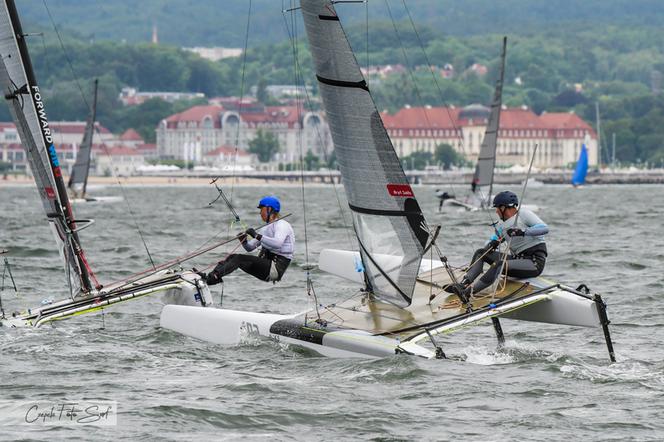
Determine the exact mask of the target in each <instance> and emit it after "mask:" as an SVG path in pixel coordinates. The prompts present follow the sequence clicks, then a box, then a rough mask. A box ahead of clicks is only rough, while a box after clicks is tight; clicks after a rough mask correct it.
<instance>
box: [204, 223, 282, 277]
mask: <svg viewBox="0 0 664 442" xmlns="http://www.w3.org/2000/svg"><path fill="white" fill-rule="evenodd" d="M256 233H258V235H257V238H260V239H250V240H246V239H245V240H244V241H243V242H242V247H244V249H245V250H246V251H247V252H251V251H252V250H255V249H256V248H257V247H258V246H261V250H260V252H259V254H258V256H254V255H247V254H235V253H234V254H232V255H229V256H228V258H226V259H225V260H223V261H220V262H219V264H217V266H216V267H215V268H214V270H213V271H212V272H210V273H209V274H208V275H207V277H206V282H207V283H208V285H214V284H218V283H220V282H222V277H223V276H226V275H228V274H229V273H231V272H234V271H235V270H237V269H238V268H240V269H242V270H244V271H245V272H246V273H249V274H250V275H252V276H255V277H256V278H258V279H261V280H263V281H279V280H281V277H282V276H283V275H284V273H285V272H286V269H287V268H288V266H289V265H290V262H291V260H292V259H293V251H294V247H295V234H294V233H293V228H292V227H291V225H290V224H289V223H288V222H287V221H285V220H282V219H280V220H278V221H275V222H273V223H272V224H269V225H267V226H265V227H261V228H260V229H258V230H257V231H256Z"/></svg>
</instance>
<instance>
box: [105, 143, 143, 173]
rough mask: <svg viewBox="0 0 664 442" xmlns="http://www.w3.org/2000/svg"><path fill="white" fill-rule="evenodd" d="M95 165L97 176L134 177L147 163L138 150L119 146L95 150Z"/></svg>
mask: <svg viewBox="0 0 664 442" xmlns="http://www.w3.org/2000/svg"><path fill="white" fill-rule="evenodd" d="M95 164H96V170H95V172H96V174H97V175H107V176H108V175H117V176H132V175H136V174H137V169H139V168H140V167H142V166H145V165H146V162H145V158H144V157H143V155H142V153H141V152H140V151H139V150H138V149H131V148H129V147H120V146H119V147H107V148H104V149H95Z"/></svg>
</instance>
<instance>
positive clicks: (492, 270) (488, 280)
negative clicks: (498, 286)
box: [473, 261, 501, 293]
mask: <svg viewBox="0 0 664 442" xmlns="http://www.w3.org/2000/svg"><path fill="white" fill-rule="evenodd" d="M500 264H501V263H500V261H496V262H494V263H493V264H491V267H489V270H487V271H486V272H485V273H484V275H482V277H481V278H480V279H479V280H478V281H477V282H475V284H473V293H478V292H480V291H482V290H484V289H485V288H487V287H489V286H490V285H491V284H493V283H494V281H495V280H496V278H498V273H499V271H500Z"/></svg>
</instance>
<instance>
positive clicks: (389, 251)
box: [300, 0, 429, 307]
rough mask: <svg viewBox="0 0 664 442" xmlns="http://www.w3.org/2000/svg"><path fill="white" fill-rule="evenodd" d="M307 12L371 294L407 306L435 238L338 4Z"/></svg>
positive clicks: (308, 1) (307, 0)
mask: <svg viewBox="0 0 664 442" xmlns="http://www.w3.org/2000/svg"><path fill="white" fill-rule="evenodd" d="M300 6H301V9H302V15H303V17H304V24H305V28H306V32H307V38H308V42H309V49H310V51H311V55H312V58H313V61H314V67H315V72H316V78H317V79H318V87H319V91H320V95H321V98H322V100H323V107H324V109H325V113H326V115H327V118H328V122H329V125H330V132H331V134H332V140H333V142H334V150H335V153H336V156H337V160H338V163H339V170H340V172H341V176H342V180H343V185H344V190H345V191H346V196H347V199H348V205H349V208H350V210H351V214H352V217H353V226H354V227H355V235H356V237H357V240H358V243H359V248H360V256H361V259H362V264H363V267H364V276H365V283H366V288H367V290H368V291H370V292H371V293H373V294H375V295H377V296H380V297H381V299H383V300H385V301H387V302H390V303H392V304H395V305H397V306H399V307H407V306H408V305H410V304H411V303H412V300H413V296H414V288H415V282H416V279H417V275H418V273H419V268H420V262H421V260H422V254H423V250H424V247H425V244H426V241H427V239H428V238H429V232H428V228H427V225H426V221H425V219H424V216H423V215H422V211H421V210H420V207H419V204H418V203H417V200H416V199H415V195H414V193H413V190H412V189H411V187H410V184H409V183H408V179H407V178H406V175H405V173H404V171H403V168H402V166H401V162H400V161H399V158H398V156H397V154H396V151H395V150H394V147H393V146H392V142H391V141H390V138H389V136H388V134H387V130H386V129H385V126H384V125H383V121H382V120H381V117H380V113H379V112H378V109H377V108H376V105H375V103H374V101H373V98H372V97H371V94H370V92H369V87H368V85H367V82H366V80H365V79H364V77H363V76H362V73H361V71H360V66H359V64H358V62H357V59H356V58H355V54H354V53H353V50H352V48H351V47H350V43H349V42H348V39H347V38H346V34H345V32H344V30H343V27H342V26H341V23H340V21H339V17H338V16H337V13H336V11H335V9H334V5H333V2H331V1H330V0H302V1H301V2H300Z"/></svg>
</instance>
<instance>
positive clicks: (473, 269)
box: [463, 248, 500, 284]
mask: <svg viewBox="0 0 664 442" xmlns="http://www.w3.org/2000/svg"><path fill="white" fill-rule="evenodd" d="M499 258H500V255H499V253H498V252H496V251H493V252H487V251H486V249H485V248H482V249H477V250H476V251H475V254H474V255H473V259H472V261H471V266H470V268H469V269H468V272H467V273H466V276H464V278H463V279H464V281H463V283H465V284H471V283H472V282H473V281H475V279H477V277H478V276H480V273H482V269H483V268H484V263H485V262H487V263H489V264H493V263H495V262H496V261H498V259H499Z"/></svg>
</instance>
